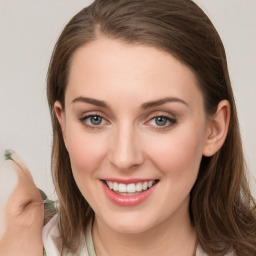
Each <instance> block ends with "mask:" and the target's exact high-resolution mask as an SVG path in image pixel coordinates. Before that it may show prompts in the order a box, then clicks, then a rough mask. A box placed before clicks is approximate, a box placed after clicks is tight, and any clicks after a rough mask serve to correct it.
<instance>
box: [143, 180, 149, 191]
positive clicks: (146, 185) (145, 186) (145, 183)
mask: <svg viewBox="0 0 256 256" xmlns="http://www.w3.org/2000/svg"><path fill="white" fill-rule="evenodd" d="M142 188H143V190H147V189H148V183H147V182H146V181H145V182H144V183H143V185H142Z"/></svg>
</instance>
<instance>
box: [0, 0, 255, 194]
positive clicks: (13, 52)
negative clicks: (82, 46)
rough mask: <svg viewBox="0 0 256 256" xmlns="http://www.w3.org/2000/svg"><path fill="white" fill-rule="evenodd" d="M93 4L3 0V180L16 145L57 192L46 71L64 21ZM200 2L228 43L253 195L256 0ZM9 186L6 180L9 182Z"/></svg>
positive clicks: (44, 184) (43, 184)
mask: <svg viewBox="0 0 256 256" xmlns="http://www.w3.org/2000/svg"><path fill="white" fill-rule="evenodd" d="M90 2H92V1H82V0H72V1H71V0H37V1H35V0H22V1H21V0H0V168H1V169H0V170H1V173H2V175H0V179H4V175H3V174H4V172H5V171H6V172H7V171H8V170H7V169H8V168H7V169H6V170H5V163H4V161H5V160H4V157H2V156H3V154H4V151H5V149H13V150H15V151H16V152H17V153H18V155H19V156H20V158H21V159H22V160H23V161H24V162H25V163H26V164H27V166H28V167H29V168H30V170H31V173H32V175H33V177H34V181H35V183H36V184H37V186H38V187H40V188H41V189H43V190H45V191H46V193H47V194H49V195H50V197H54V188H53V185H52V181H51V174H50V155H51V142H52V132H51V124H50V116H49V113H48V106H47V100H46V89H45V88H46V72H47V68H48V63H49V60H50V56H51V53H52V49H53V47H54V44H55V42H56V40H57V38H58V36H59V34H60V32H61V30H62V29H63V27H64V25H65V24H66V23H67V22H68V21H69V20H70V19H71V17H72V16H73V15H75V14H76V13H77V12H78V11H79V10H80V9H82V8H83V7H85V6H87V5H88V4H89V3H90ZM195 2H196V3H198V4H199V6H200V7H201V8H202V9H203V10H204V11H205V12H206V14H207V15H208V16H209V17H210V19H211V20H212V22H213V23H214V25H215V26H216V28H217V30H218V32H219V34H220V36H221V38H222V40H223V43H224V45H225V48H226V53H227V58H228V66H229V71H230V76H231V81H232V85H233V89H234V94H235V98H236V103H237V108H238V116H239V120H240V128H241V133H242V140H243V145H244V152H245V156H246V159H247V163H248V167H249V170H250V173H251V174H250V181H251V186H252V190H253V193H254V195H256V184H255V181H254V178H253V177H256V154H255V149H256V136H255V131H256V74H255V73H256V69H255V67H256V33H255V31H256V15H255V12H256V1H255V0H244V1H243V0H225V1H224V0H196V1H195ZM2 181H3V180H2ZM3 183H4V182H2V184H3ZM8 185H9V184H8V182H6V183H4V186H6V188H7V187H8ZM2 191H4V190H3V189H2Z"/></svg>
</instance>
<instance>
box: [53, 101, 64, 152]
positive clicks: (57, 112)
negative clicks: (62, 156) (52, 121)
mask: <svg viewBox="0 0 256 256" xmlns="http://www.w3.org/2000/svg"><path fill="white" fill-rule="evenodd" d="M54 111H55V115H56V117H57V119H58V121H59V124H60V127H61V132H62V136H63V140H64V142H65V145H66V129H65V116H64V110H63V107H62V104H61V103H60V102H59V101H56V102H55V103H54ZM66 148H67V146H66Z"/></svg>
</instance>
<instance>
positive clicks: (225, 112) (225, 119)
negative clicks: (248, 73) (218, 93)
mask: <svg viewBox="0 0 256 256" xmlns="http://www.w3.org/2000/svg"><path fill="white" fill-rule="evenodd" d="M229 121H230V104H229V102H228V101H227V100H222V101H221V102H220V103H219V104H218V107H217V111H216V113H215V114H214V115H213V116H212V117H211V118H210V120H209V124H208V132H207V138H206V141H205V145H204V149H203V155H204V156H207V157H210V156H212V155H214V154H215V153H216V152H217V151H218V150H219V149H220V148H221V147H222V145H223V144H224V142H225V139H226V136H227V133H228V127H229Z"/></svg>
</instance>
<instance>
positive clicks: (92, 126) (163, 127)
mask: <svg viewBox="0 0 256 256" xmlns="http://www.w3.org/2000/svg"><path fill="white" fill-rule="evenodd" d="M93 117H97V118H101V121H103V120H104V121H105V123H107V122H108V121H106V120H105V118H104V117H102V116H101V115H98V114H95V115H93V114H91V115H86V116H83V117H82V118H80V119H79V121H80V122H81V123H82V124H83V125H84V126H85V127H86V128H89V129H101V128H102V126H104V125H105V123H104V124H102V123H100V124H99V125H95V124H88V122H87V121H86V120H87V119H89V118H93ZM157 118H163V119H165V120H166V122H167V123H168V122H169V124H167V125H166V123H165V124H164V125H162V126H161V125H159V126H158V125H151V126H152V127H153V128H154V129H162V130H163V129H168V128H171V127H172V126H174V125H175V124H176V123H177V120H176V119H175V118H170V117H168V116H165V115H156V116H154V117H152V118H151V119H150V120H149V121H147V122H146V124H148V123H150V122H151V121H153V120H155V121H156V120H157Z"/></svg>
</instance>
